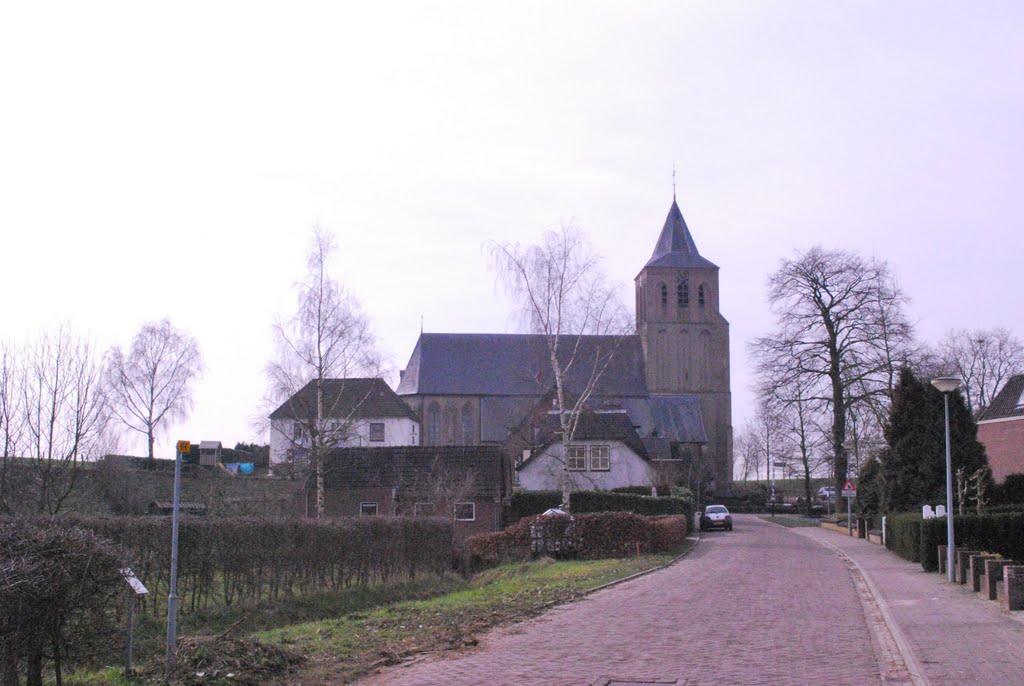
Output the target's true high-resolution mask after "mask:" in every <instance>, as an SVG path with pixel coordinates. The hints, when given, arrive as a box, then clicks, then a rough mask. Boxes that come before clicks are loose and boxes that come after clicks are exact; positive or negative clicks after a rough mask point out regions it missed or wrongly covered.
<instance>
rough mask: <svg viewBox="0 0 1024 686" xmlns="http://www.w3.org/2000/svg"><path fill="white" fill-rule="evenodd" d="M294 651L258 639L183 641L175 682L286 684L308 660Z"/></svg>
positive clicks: (248, 685)
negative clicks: (297, 668) (291, 675)
mask: <svg viewBox="0 0 1024 686" xmlns="http://www.w3.org/2000/svg"><path fill="white" fill-rule="evenodd" d="M304 659H305V658H304V657H303V656H302V655H301V654H300V653H298V652H295V651H293V650H289V649H288V648H282V647H281V646H277V645H273V644H269V643H263V642H262V641H259V640H257V639H255V638H241V639H225V638H221V639H218V638H208V639H204V638H183V639H181V641H179V642H178V661H177V665H176V667H175V669H174V672H173V673H172V674H171V682H172V683H175V684H186V685H187V686H200V685H202V686H220V685H227V684H233V685H237V686H259V684H284V683H287V682H288V681H289V678H288V677H289V675H290V674H291V673H292V671H293V669H294V668H295V667H297V666H298V665H299V664H301V663H302V662H303V661H304Z"/></svg>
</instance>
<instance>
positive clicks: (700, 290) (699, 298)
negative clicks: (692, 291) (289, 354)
mask: <svg viewBox="0 0 1024 686" xmlns="http://www.w3.org/2000/svg"><path fill="white" fill-rule="evenodd" d="M697 305H698V306H699V307H704V284H701V285H699V286H697Z"/></svg>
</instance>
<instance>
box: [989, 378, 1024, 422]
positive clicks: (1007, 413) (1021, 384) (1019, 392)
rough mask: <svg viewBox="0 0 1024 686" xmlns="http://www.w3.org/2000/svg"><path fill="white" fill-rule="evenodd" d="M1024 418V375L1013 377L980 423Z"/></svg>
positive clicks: (1004, 385) (993, 401) (998, 394)
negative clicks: (991, 420)
mask: <svg viewBox="0 0 1024 686" xmlns="http://www.w3.org/2000/svg"><path fill="white" fill-rule="evenodd" d="M1010 417H1024V374H1018V375H1016V376H1011V377H1010V379H1009V380H1008V381H1007V382H1006V383H1005V384H1003V389H1002V390H1001V391H999V393H997V394H996V397H995V398H993V399H992V404H991V405H989V406H988V407H987V408H985V411H984V412H982V413H981V417H980V418H979V419H978V421H982V422H984V421H988V420H990V419H1008V418H1010Z"/></svg>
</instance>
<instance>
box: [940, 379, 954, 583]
mask: <svg viewBox="0 0 1024 686" xmlns="http://www.w3.org/2000/svg"><path fill="white" fill-rule="evenodd" d="M942 400H943V402H944V404H945V410H946V575H947V577H948V578H949V583H953V582H954V581H955V579H956V576H955V574H954V572H953V557H954V546H953V542H954V540H955V539H954V537H953V458H952V453H951V452H950V447H949V393H943V394H942Z"/></svg>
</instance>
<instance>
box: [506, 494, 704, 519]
mask: <svg viewBox="0 0 1024 686" xmlns="http://www.w3.org/2000/svg"><path fill="white" fill-rule="evenodd" d="M629 488H637V487H635V486H630V487H629ZM561 503H562V494H561V493H560V492H559V491H519V492H518V493H513V494H512V505H511V507H510V510H509V521H512V522H518V521H520V520H521V519H523V518H525V517H532V516H535V515H539V514H543V513H544V512H546V511H547V510H550V509H551V508H553V507H558V506H559V505H560V504H561ZM569 509H570V510H571V511H572V512H573V514H582V513H584V512H632V513H634V514H639V515H646V516H649V517H656V516H658V515H686V516H688V517H693V503H692V502H691V501H690V500H688V499H686V498H671V497H657V498H655V497H651V496H650V495H637V494H635V493H621V492H618V491H573V492H572V495H570V496H569Z"/></svg>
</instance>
